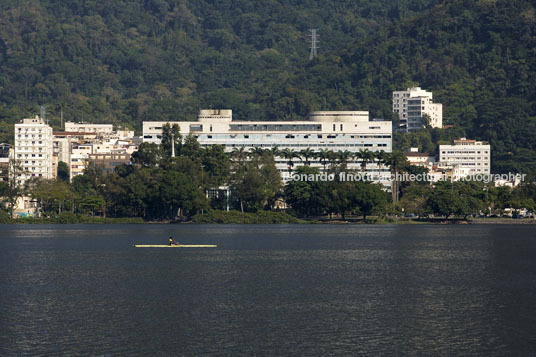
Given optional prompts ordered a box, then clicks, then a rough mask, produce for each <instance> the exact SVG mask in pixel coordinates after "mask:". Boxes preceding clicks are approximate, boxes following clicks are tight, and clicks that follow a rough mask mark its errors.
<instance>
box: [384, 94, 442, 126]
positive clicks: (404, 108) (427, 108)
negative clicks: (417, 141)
mask: <svg viewBox="0 0 536 357" xmlns="http://www.w3.org/2000/svg"><path fill="white" fill-rule="evenodd" d="M432 99H433V98H432V92H427V91H425V90H424V89H421V88H420V87H413V88H408V89H407V90H405V91H395V92H393V113H397V114H398V117H399V118H400V126H401V128H403V129H404V130H405V131H406V132H410V131H415V130H419V129H421V128H423V127H424V121H423V117H424V116H425V115H426V116H428V118H429V123H428V124H429V125H430V126H431V127H433V128H442V127H443V105H442V104H440V103H434V102H433V100H432Z"/></svg>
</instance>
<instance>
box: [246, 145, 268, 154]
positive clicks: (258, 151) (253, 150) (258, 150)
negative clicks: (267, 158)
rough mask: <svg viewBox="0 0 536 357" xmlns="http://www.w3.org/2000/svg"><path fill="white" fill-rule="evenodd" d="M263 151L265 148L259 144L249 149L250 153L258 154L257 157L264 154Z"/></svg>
mask: <svg viewBox="0 0 536 357" xmlns="http://www.w3.org/2000/svg"><path fill="white" fill-rule="evenodd" d="M265 151H266V150H264V149H263V148H261V147H260V146H255V147H253V148H251V149H250V150H249V152H250V154H252V155H253V156H258V157H261V156H262V155H264V152H265Z"/></svg>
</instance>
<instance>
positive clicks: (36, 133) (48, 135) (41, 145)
mask: <svg viewBox="0 0 536 357" xmlns="http://www.w3.org/2000/svg"><path fill="white" fill-rule="evenodd" d="M14 151H15V159H16V160H18V161H19V162H20V164H21V165H22V167H23V169H24V173H23V174H22V175H21V176H20V179H19V180H18V182H19V184H23V183H25V182H26V181H27V180H29V179H31V178H33V177H41V178H44V179H51V178H53V177H54V173H53V170H52V162H53V159H52V128H51V127H50V126H48V125H47V124H46V123H45V122H44V120H43V119H41V118H39V117H38V116H36V117H35V118H33V119H24V120H22V122H21V123H20V124H15V150H14Z"/></svg>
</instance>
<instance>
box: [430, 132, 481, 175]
mask: <svg viewBox="0 0 536 357" xmlns="http://www.w3.org/2000/svg"><path fill="white" fill-rule="evenodd" d="M490 157H491V147H490V145H489V144H488V143H485V142H482V141H476V140H469V139H466V138H461V139H459V140H454V144H453V145H439V162H440V163H442V164H444V165H447V166H451V167H459V168H461V169H467V173H468V175H475V174H486V175H488V174H491V160H490Z"/></svg>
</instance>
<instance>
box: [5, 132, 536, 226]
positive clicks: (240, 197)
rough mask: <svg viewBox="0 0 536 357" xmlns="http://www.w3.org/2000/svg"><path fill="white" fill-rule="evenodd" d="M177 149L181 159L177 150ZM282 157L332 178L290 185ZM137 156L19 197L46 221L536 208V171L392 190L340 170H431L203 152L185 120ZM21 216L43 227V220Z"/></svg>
mask: <svg viewBox="0 0 536 357" xmlns="http://www.w3.org/2000/svg"><path fill="white" fill-rule="evenodd" d="M172 140H174V143H172ZM172 146H174V147H175V152H176V156H175V157H172V156H171V151H172V149H171V147H172ZM276 158H277V159H278V160H286V161H287V164H288V168H289V173H290V172H292V173H293V174H294V175H305V176H313V177H314V176H317V175H320V169H319V168H318V167H311V166H310V165H311V162H312V161H314V162H316V163H317V165H319V166H322V167H323V168H325V170H326V172H327V173H328V174H332V175H333V178H334V179H333V180H325V181H323V180H313V181H302V180H291V181H289V182H288V184H287V185H285V186H284V185H283V182H282V179H281V175H280V172H279V171H278V170H277V169H276V165H275V160H276ZM132 160H133V162H132V164H131V165H121V166H118V167H117V168H116V169H115V171H114V172H108V173H107V172H105V171H104V170H103V169H102V168H101V167H99V166H96V165H94V164H92V163H90V164H89V165H88V167H87V168H86V170H85V173H84V174H83V175H80V176H75V177H74V179H73V181H72V183H70V182H69V181H68V179H67V176H68V175H61V176H59V177H58V179H57V180H39V179H34V180H31V181H29V182H28V184H27V185H26V186H25V187H24V188H20V189H19V191H17V194H19V195H23V194H25V195H29V196H31V197H32V199H33V200H34V201H35V202H37V203H38V205H39V206H40V211H41V216H42V217H43V218H44V220H43V221H42V222H50V223H92V222H132V223H138V222H140V221H141V219H142V218H143V219H144V220H146V221H156V222H158V221H160V222H188V221H193V222H195V223H300V222H302V221H301V220H300V219H307V220H330V219H339V220H346V219H348V218H349V217H352V219H354V220H355V217H361V219H362V221H364V222H377V223H379V222H390V221H392V220H393V219H395V217H404V216H410V217H415V218H426V217H429V216H430V215H434V216H436V217H444V218H446V219H449V218H454V217H459V218H467V217H469V216H471V217H474V216H479V215H483V216H492V215H495V216H500V215H502V214H504V212H509V213H510V214H513V215H519V214H521V213H522V210H523V214H526V213H527V212H534V211H535V210H536V205H535V201H536V184H534V183H533V182H534V181H533V178H532V177H531V178H529V180H528V181H526V182H523V183H521V184H520V185H519V186H518V187H517V188H515V189H511V188H509V187H494V185H493V183H485V182H479V181H456V182H451V181H443V182H438V183H436V184H434V185H430V184H429V182H427V181H414V182H409V181H404V182H397V181H394V182H392V187H391V188H392V190H391V191H392V192H391V193H388V192H386V191H385V190H383V189H382V187H381V186H380V185H379V184H375V183H372V182H369V181H344V180H340V177H341V174H342V173H348V174H351V173H352V172H351V171H349V170H348V163H349V162H350V161H354V162H360V163H361V165H359V166H358V167H359V173H366V169H367V164H371V163H374V164H375V165H380V167H383V168H390V171H391V174H396V173H398V174H400V173H403V172H407V173H412V174H422V173H426V169H425V168H423V167H417V166H412V165H410V164H409V163H408V162H407V161H406V160H405V158H404V156H403V155H402V154H401V153H399V152H394V153H385V152H371V151H367V150H365V151H360V152H356V153H350V152H347V151H344V152H332V151H329V150H322V151H319V152H314V151H311V150H309V149H305V150H302V151H299V152H294V151H290V150H278V149H277V148H272V149H262V148H257V149H254V150H252V151H249V152H248V151H245V150H243V148H240V149H235V150H234V151H233V152H231V153H225V152H224V148H223V147H222V146H219V145H214V146H209V147H206V148H202V147H200V145H199V143H198V142H197V140H196V139H195V137H193V136H188V137H186V138H182V137H181V134H180V132H179V131H178V126H176V125H175V126H170V125H165V126H164V128H163V138H162V145H160V146H158V145H156V144H151V143H144V144H142V145H141V146H140V149H139V151H138V152H136V153H135V154H134V155H133V158H132ZM15 167H16V165H15ZM354 173H355V172H354ZM12 181H14V180H12ZM10 182H11V181H8V182H1V183H0V197H2V204H3V207H4V209H5V210H6V211H10V209H11V204H12V203H13V202H14V201H13V197H11V196H9V193H11V192H14V191H13V190H14V189H13V188H12V187H10ZM227 187H228V189H227ZM229 193H230V194H229ZM525 209H526V210H525ZM227 210H230V212H226V211H227ZM282 210H285V212H280V211H282ZM505 210H506V211H505ZM6 215H7V217H8V218H9V214H3V215H2V216H0V220H2V221H6V219H8V218H6ZM371 216H374V217H373V218H371ZM123 219H126V220H125V221H122V220H123ZM131 219H132V220H131ZM397 219H398V218H397ZM19 222H21V223H36V222H40V218H22V219H21V220H20V221H19Z"/></svg>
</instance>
